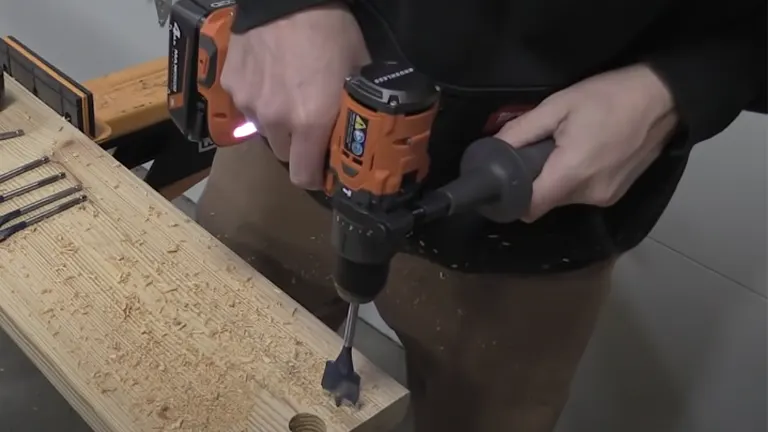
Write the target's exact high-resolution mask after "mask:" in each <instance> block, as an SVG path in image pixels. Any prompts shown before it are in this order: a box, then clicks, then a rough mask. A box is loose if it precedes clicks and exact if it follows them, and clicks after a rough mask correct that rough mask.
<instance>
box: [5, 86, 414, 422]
mask: <svg viewBox="0 0 768 432" xmlns="http://www.w3.org/2000/svg"><path fill="white" fill-rule="evenodd" d="M6 82H7V84H8V85H7V87H8V97H9V101H8V102H9V106H8V107H7V108H6V109H4V110H3V111H1V112H0V130H3V129H10V128H24V129H25V130H26V132H27V134H26V135H25V136H24V137H22V138H17V139H13V140H8V141H4V142H2V143H0V172H4V171H5V170H7V169H10V168H12V167H15V166H18V165H20V164H21V163H23V162H25V161H28V160H31V159H34V158H36V157H39V156H41V155H44V154H48V155H50V156H51V158H52V160H53V163H51V164H48V165H47V166H45V167H43V168H41V169H39V170H38V171H37V172H35V173H29V174H27V175H25V176H24V177H23V178H21V179H18V181H12V182H9V183H7V184H3V185H2V186H1V187H2V188H3V189H9V188H11V187H15V186H19V185H21V184H24V183H26V182H28V181H30V179H33V178H38V177H40V176H42V175H47V174H50V173H54V172H56V171H59V170H62V171H65V172H66V173H67V174H68V178H67V181H66V182H62V183H66V184H60V185H56V186H50V187H47V188H45V189H44V190H41V191H37V192H35V193H32V194H29V195H26V196H23V197H20V198H17V199H14V200H11V201H10V202H8V203H4V204H2V205H0V212H1V213H4V212H6V211H9V210H10V209H11V208H15V207H17V206H18V205H19V204H23V203H29V202H31V201H32V200H35V199H38V198H40V197H42V196H44V195H47V194H48V193H51V192H52V191H53V190H54V189H59V188H63V187H65V186H67V185H69V184H72V182H74V181H77V182H80V183H81V184H82V185H83V186H84V188H85V190H86V192H87V194H88V196H89V198H90V200H89V201H88V202H87V203H85V204H83V205H82V206H80V207H79V208H77V209H73V210H70V211H69V212H68V213H65V214H62V215H59V216H57V217H55V218H53V219H50V220H48V221H45V222H43V223H42V224H40V225H38V226H37V227H36V228H35V229H31V230H29V231H27V232H24V233H21V234H19V235H17V236H15V237H13V238H11V239H10V240H8V241H7V242H5V243H2V244H0V325H2V327H3V328H4V329H5V330H6V331H7V332H8V333H9V334H10V335H11V336H12V337H13V339H14V340H15V341H16V342H17V343H18V344H19V345H20V346H21V347H22V349H23V350H24V351H25V352H26V353H27V355H28V356H29V357H30V358H32V359H33V361H34V362H35V363H36V364H37V366H38V367H39V368H40V369H41V370H42V371H43V373H44V374H45V375H46V376H47V377H48V379H49V380H51V382H52V383H53V384H54V385H55V386H56V388H57V389H58V390H59V391H60V392H61V393H62V394H63V395H64V396H65V397H66V398H67V400H68V401H69V402H70V403H71V404H72V405H73V406H74V407H75V408H76V409H77V410H78V412H79V413H80V414H81V415H82V416H83V417H84V418H85V419H86V421H87V422H88V423H89V424H90V425H91V426H92V427H93V428H94V429H95V430H97V431H126V432H127V431H131V432H134V431H152V430H188V431H201V430H210V431H242V430H251V431H286V430H291V429H290V427H289V423H290V422H291V420H292V419H294V416H296V415H297V414H308V415H312V416H316V417H317V418H316V420H317V419H319V420H320V421H322V422H323V423H324V424H325V426H324V427H322V428H314V429H313V428H312V427H313V421H304V422H303V424H304V427H303V429H302V428H299V429H295V428H294V429H295V430H297V431H299V432H301V431H302V430H303V431H305V432H310V431H311V432H320V431H323V430H328V431H350V430H372V431H373V430H376V431H378V430H388V429H390V428H391V427H392V426H393V425H395V424H396V423H397V422H398V421H399V420H400V419H401V418H402V417H403V416H404V414H405V410H406V405H407V399H408V394H407V391H406V390H405V389H404V388H403V387H401V386H400V385H398V384H397V383H396V382H395V381H394V380H393V379H391V378H390V377H388V376H387V375H385V374H384V373H383V372H382V371H380V370H379V369H377V368H376V367H375V366H374V365H373V364H372V363H371V362H370V361H368V360H367V359H366V358H364V357H363V356H362V355H360V354H359V353H355V356H356V358H355V360H356V364H357V366H358V369H359V372H360V374H361V375H362V377H363V383H364V386H363V393H362V401H361V404H360V406H358V407H341V408H337V407H336V406H335V405H334V404H333V402H332V401H331V399H330V397H329V396H328V395H326V394H325V393H324V392H323V391H322V390H321V389H320V386H319V382H320V378H321V374H322V370H323V365H324V362H325V360H326V359H328V358H331V357H335V355H336V354H337V353H338V350H339V347H340V343H341V341H340V339H339V338H338V337H337V335H336V334H334V333H333V332H332V331H331V330H330V329H328V328H326V327H324V326H323V325H322V324H321V323H320V321H319V320H317V319H316V318H315V317H314V316H312V315H311V314H310V313H309V312H307V311H306V310H304V309H302V308H301V307H300V306H299V305H298V304H297V303H296V302H294V301H293V300H292V299H291V298H290V297H288V296H287V295H286V294H284V293H283V292H282V291H280V290H279V289H278V288H277V287H275V286H274V285H273V284H271V283H270V282H269V281H268V280H267V279H266V278H264V277H263V276H262V275H260V274H259V273H258V272H256V271H254V270H253V269H252V268H251V267H250V266H249V265H248V264H247V263H245V262H244V261H243V260H241V259H240V258H238V257H237V256H236V255H235V254H234V253H233V252H232V251H230V250H229V249H227V248H226V247H225V246H223V244H221V243H220V242H219V241H217V240H216V239H215V238H213V237H212V236H211V235H209V234H208V233H207V232H206V231H205V230H203V229H202V228H201V227H200V226H199V225H197V224H195V223H194V222H193V221H191V220H189V219H188V218H187V217H186V216H184V215H183V214H182V213H181V212H180V211H179V210H177V209H176V208H175V207H173V206H172V205H171V204H170V203H169V202H168V201H167V200H165V199H163V198H162V197H161V196H160V195H159V194H158V193H157V192H155V191H153V190H152V189H151V188H149V187H148V186H147V185H146V184H144V183H143V182H141V181H140V180H138V179H137V178H136V177H135V176H134V175H133V174H132V173H131V172H130V171H129V170H127V169H126V168H124V167H123V166H121V165H120V164H119V163H117V162H116V161H115V160H114V159H113V158H112V157H111V156H109V155H108V154H107V153H106V152H105V151H104V150H103V149H101V148H100V147H98V146H97V145H96V144H94V143H93V142H92V141H90V140H88V139H87V137H85V136H83V135H82V134H81V133H80V132H78V131H77V130H75V129H74V128H73V127H72V126H71V125H69V124H68V123H66V122H64V121H63V120H62V119H60V118H59V117H58V116H57V115H56V114H55V113H54V112H53V111H51V110H50V109H48V108H47V107H46V106H44V105H43V104H42V103H41V102H39V101H38V100H36V99H34V98H33V97H32V96H31V95H30V94H29V93H28V92H27V91H26V90H24V89H23V88H22V87H21V86H20V85H19V84H18V83H16V82H14V81H13V80H12V79H10V78H8V79H7V80H6ZM302 418H304V417H301V416H300V417H299V420H295V419H294V421H293V424H294V425H295V424H297V423H298V424H302V421H301V419H302Z"/></svg>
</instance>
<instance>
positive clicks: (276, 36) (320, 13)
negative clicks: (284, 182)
mask: <svg viewBox="0 0 768 432" xmlns="http://www.w3.org/2000/svg"><path fill="white" fill-rule="evenodd" d="M369 61H370V59H369V54H368V50H367V49H366V46H365V42H364V40H363V36H362V33H361V31H360V28H359V27H358V25H357V22H356V21H355V18H354V17H353V16H352V14H351V13H350V12H349V11H348V10H347V9H346V8H345V7H344V6H342V5H337V4H332V5H324V6H321V7H315V8H311V9H307V10H304V11H301V12H297V13H295V14H293V15H290V16H288V17H285V18H283V19H280V20H277V21H274V22H271V23H269V24H266V25H264V26H261V27H257V28H255V29H253V30H250V31H248V32H247V33H245V34H242V35H235V34H233V35H232V37H231V40H230V43H229V52H228V53H227V59H226V62H225V64H224V69H223V72H222V77H221V81H222V86H223V87H224V89H225V90H226V91H227V92H228V93H229V94H231V95H232V99H233V101H234V103H235V106H237V107H238V109H240V110H241V111H242V113H243V114H244V115H245V116H246V117H247V118H248V119H250V120H252V121H253V122H254V123H255V124H256V126H257V129H258V131H259V134H260V135H262V136H264V137H265V138H266V139H267V141H269V144H270V145H271V147H272V151H273V152H274V153H275V156H276V157H277V158H278V159H280V160H281V161H283V162H289V165H290V176H291V181H292V182H293V183H294V184H295V185H297V186H300V187H302V188H305V189H319V188H321V187H322V183H323V170H324V166H325V158H326V152H327V150H328V146H329V139H330V134H331V131H332V129H333V125H334V123H335V120H336V116H337V114H338V110H339V104H340V101H341V91H342V87H343V84H344V78H346V77H347V76H348V75H350V74H351V73H352V72H354V71H356V70H358V69H359V68H360V67H362V66H363V65H365V64H366V63H368V62H369Z"/></svg>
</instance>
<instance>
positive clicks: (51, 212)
mask: <svg viewBox="0 0 768 432" xmlns="http://www.w3.org/2000/svg"><path fill="white" fill-rule="evenodd" d="M87 199H88V197H87V196H86V195H80V196H79V197H77V198H72V199H71V200H69V201H65V202H63V203H61V204H59V205H57V206H55V207H51V208H50V209H48V210H46V211H44V212H42V213H39V214H37V215H35V216H32V217H30V218H29V219H27V220H23V221H21V222H17V223H15V224H13V225H11V226H9V227H8V228H3V229H0V243H2V242H4V241H6V240H8V239H9V238H10V237H11V236H12V235H14V234H17V233H18V232H20V231H22V230H25V229H27V228H29V227H31V226H32V225H35V224H38V223H40V222H42V221H44V220H46V219H48V218H50V217H53V216H55V215H57V214H59V213H62V212H64V211H66V210H68V209H70V208H72V207H74V206H76V205H78V204H80V203H83V202H85V201H86V200H87Z"/></svg>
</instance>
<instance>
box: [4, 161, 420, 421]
mask: <svg viewBox="0 0 768 432" xmlns="http://www.w3.org/2000/svg"><path fill="white" fill-rule="evenodd" d="M137 174H138V175H141V174H142V172H141V170H138V172H137ZM174 204H176V206H177V207H179V208H180V209H181V210H182V211H184V212H185V213H187V214H189V215H192V214H194V207H195V205H194V203H192V201H190V200H188V199H186V198H181V199H178V200H176V201H174ZM356 336H357V337H356V339H357V340H356V344H357V345H356V346H357V348H358V349H360V351H361V352H362V353H363V354H365V355H366V357H368V358H369V359H371V361H373V362H374V363H376V365H377V366H379V367H380V368H381V369H382V370H384V371H385V372H387V373H388V374H389V375H390V376H392V377H394V378H395V379H397V380H398V381H400V382H401V383H403V384H404V383H405V357H404V353H403V350H402V348H401V347H400V345H398V344H396V343H395V342H394V341H392V340H391V339H390V338H388V337H386V336H384V335H383V334H382V333H381V332H379V331H378V330H376V329H374V328H373V327H371V326H370V325H368V324H367V323H365V322H364V321H360V322H359V324H358V327H357V334H356ZM318 385H319V383H318ZM0 422H2V424H3V425H2V427H0V430H2V431H3V432H47V431H61V432H90V431H91V429H90V428H89V427H88V425H87V424H86V423H85V422H84V421H83V420H82V418H81V417H80V416H79V415H78V413H77V412H76V411H75V410H74V409H72V408H71V407H70V406H69V404H68V403H67V401H66V400H64V398H63V397H62V396H61V395H60V394H59V393H58V391H57V390H56V389H55V388H54V387H53V386H52V385H51V384H50V383H49V382H48V380H47V379H46V378H45V376H43V374H42V373H40V371H38V370H37V368H36V367H35V365H34V364H32V362H31V361H30V360H29V359H28V358H27V357H26V356H25V355H24V353H23V352H22V351H21V350H20V349H19V348H18V347H17V346H16V344H15V343H14V342H13V340H11V339H10V337H9V336H8V335H7V334H5V333H4V332H2V331H0ZM410 424H411V422H410V421H409V420H406V422H405V424H404V425H402V426H401V427H399V428H397V429H395V431H393V432H411V431H412V430H413V429H412V427H411V426H410Z"/></svg>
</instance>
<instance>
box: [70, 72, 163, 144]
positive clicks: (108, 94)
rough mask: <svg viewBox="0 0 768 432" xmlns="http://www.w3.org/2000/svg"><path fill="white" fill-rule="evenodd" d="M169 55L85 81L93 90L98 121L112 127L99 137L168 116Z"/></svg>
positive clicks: (157, 120) (88, 87) (132, 130)
mask: <svg viewBox="0 0 768 432" xmlns="http://www.w3.org/2000/svg"><path fill="white" fill-rule="evenodd" d="M167 63H168V59H167V58H164V57H163V58H158V59H156V60H153V61H150V62H146V63H142V64H139V65H136V66H133V67H130V68H126V69H122V70H119V71H117V72H114V73H111V74H108V75H104V76H102V77H98V78H95V79H92V80H90V81H86V82H85V83H84V84H83V85H84V86H85V87H86V88H87V89H88V90H90V91H91V93H93V106H94V111H95V113H96V120H97V122H99V123H102V124H106V125H107V126H108V129H111V130H109V132H108V134H107V135H106V136H99V139H100V140H106V139H113V138H117V137H120V136H123V135H125V134H128V133H130V132H135V131H137V130H140V129H143V128H145V127H148V126H151V125H153V124H156V123H159V122H161V121H163V120H165V119H167V118H168V117H169V114H168V108H167V106H166V94H167V92H166V82H167V79H168V76H167V75H168V72H167Z"/></svg>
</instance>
